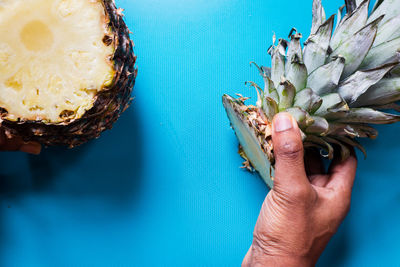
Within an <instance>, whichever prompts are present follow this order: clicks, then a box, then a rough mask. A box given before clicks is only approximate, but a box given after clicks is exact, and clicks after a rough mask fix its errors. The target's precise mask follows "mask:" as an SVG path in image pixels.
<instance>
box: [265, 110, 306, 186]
mask: <svg viewBox="0 0 400 267" xmlns="http://www.w3.org/2000/svg"><path fill="white" fill-rule="evenodd" d="M272 128H273V131H272V142H273V145H274V155H275V161H276V163H275V180H274V185H275V187H279V188H280V189H289V188H293V187H295V188H298V187H300V186H301V185H309V181H308V178H307V175H306V172H305V168H304V149H303V141H302V139H301V134H300V130H299V127H298V125H297V122H296V120H295V119H293V118H292V116H291V115H290V114H289V113H284V112H282V113H278V114H277V115H276V116H275V117H274V120H273V122H272Z"/></svg>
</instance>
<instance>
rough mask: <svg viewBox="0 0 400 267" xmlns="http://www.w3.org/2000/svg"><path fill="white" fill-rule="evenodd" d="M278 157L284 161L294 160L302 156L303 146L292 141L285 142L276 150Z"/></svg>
mask: <svg viewBox="0 0 400 267" xmlns="http://www.w3.org/2000/svg"><path fill="white" fill-rule="evenodd" d="M276 153H277V154H278V157H281V158H283V159H286V160H295V159H298V158H299V157H300V156H302V153H303V145H302V143H300V142H296V141H294V140H285V141H284V142H283V143H282V144H281V145H279V146H278V147H277V148H276Z"/></svg>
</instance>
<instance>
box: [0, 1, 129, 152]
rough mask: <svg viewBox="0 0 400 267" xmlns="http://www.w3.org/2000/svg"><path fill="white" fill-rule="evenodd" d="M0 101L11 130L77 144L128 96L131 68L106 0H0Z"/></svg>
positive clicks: (108, 120) (110, 118)
mask: <svg viewBox="0 0 400 267" xmlns="http://www.w3.org/2000/svg"><path fill="white" fill-rule="evenodd" d="M0 36H2V38H0V107H1V111H2V115H1V118H2V120H3V122H2V125H3V127H4V128H5V129H6V130H7V133H8V134H9V135H16V136H21V137H23V138H24V139H25V140H27V141H28V140H29V141H31V140H33V141H39V142H41V143H44V144H47V145H59V144H63V145H69V146H75V145H78V144H81V143H83V142H86V141H87V140H89V139H91V138H94V137H97V136H98V135H99V134H100V132H102V131H103V130H105V129H107V128H111V125H112V123H113V122H115V120H116V119H117V118H118V116H119V115H120V113H121V112H122V111H123V110H124V109H125V108H126V106H127V105H128V103H129V101H130V93H131V91H132V88H133V84H134V80H135V76H136V70H135V68H134V63H135V59H136V58H135V56H134V54H133V44H132V42H131V41H130V39H129V30H128V29H127V27H126V25H125V23H124V22H123V19H122V15H121V10H117V9H116V7H115V4H114V2H113V1H109V0H103V1H101V0H0Z"/></svg>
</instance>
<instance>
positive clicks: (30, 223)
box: [0, 0, 400, 266]
mask: <svg viewBox="0 0 400 267" xmlns="http://www.w3.org/2000/svg"><path fill="white" fill-rule="evenodd" d="M311 2H312V1H311V0H304V1H298V0H287V1H272V0H142V1H136V0H135V1H133V0H120V1H118V5H119V6H121V7H123V8H125V14H126V20H127V23H128V25H129V27H130V29H131V30H132V31H133V32H134V35H133V39H134V41H135V43H136V50H135V51H136V53H137V55H138V67H139V76H138V79H137V84H136V87H135V97H136V98H135V101H134V103H133V105H132V107H131V108H130V109H129V110H128V111H127V112H126V113H125V114H123V116H122V117H121V119H120V120H119V121H118V123H117V124H116V125H115V128H114V129H113V130H112V131H109V132H107V133H105V134H104V135H103V136H102V138H100V139H99V140H96V141H93V142H90V143H89V144H87V145H84V146H82V147H80V148H78V149H74V150H64V149H60V148H51V149H46V150H45V151H43V153H42V155H40V156H27V155H24V154H19V153H2V154H1V155H0V160H1V169H0V175H1V176H0V177H1V180H0V191H1V195H0V198H1V199H0V212H1V213H0V265H1V266H73V265H79V266H161V265H163V266H239V265H240V263H241V261H242V258H243V256H244V255H245V253H246V251H247V249H248V247H249V245H250V243H251V240H252V231H253V227H254V224H255V222H256V219H257V216H258V212H259V208H260V206H261V204H262V202H263V199H264V197H265V196H266V194H267V192H268V190H267V188H266V186H265V185H264V184H263V182H262V181H261V179H259V177H258V176H257V175H254V174H250V173H247V172H245V171H243V170H241V169H239V166H240V165H241V161H242V160H241V159H240V157H239V156H238V155H237V154H236V151H237V141H236V138H235V136H234V133H233V131H232V130H231V129H230V128H229V122H228V119H227V118H226V115H225V111H224V109H223V107H222V104H221V96H222V94H223V93H230V94H234V93H236V92H237V93H242V94H244V95H250V96H253V97H254V92H253V91H252V90H250V89H248V88H246V87H245V86H244V82H245V81H246V80H253V81H257V82H260V78H259V77H258V74H257V71H256V69H255V68H254V67H253V68H250V66H249V62H250V61H252V60H254V61H256V62H258V63H260V64H264V65H267V64H269V58H268V56H267V48H268V47H269V45H270V44H271V40H272V35H273V32H274V31H275V32H276V34H277V35H278V36H281V37H286V36H287V35H288V33H289V31H290V29H291V27H292V26H296V27H297V28H298V30H299V31H301V32H303V33H304V34H305V35H308V33H309V28H310V21H311ZM341 4H342V1H339V0H334V1H333V0H329V1H327V0H325V6H326V9H327V13H328V14H331V13H333V12H336V8H337V7H338V6H339V5H341ZM379 129H380V137H379V138H378V140H375V141H364V144H365V145H366V148H367V150H368V152H369V157H368V159H367V160H363V159H360V164H359V172H358V175H357V180H356V184H355V188H354V195H353V203H352V209H351V213H350V214H349V216H348V217H347V219H346V221H345V222H344V224H343V225H342V227H341V228H340V230H339V233H338V234H337V235H336V236H335V238H334V239H333V240H332V242H331V243H330V244H329V246H328V248H327V250H326V251H325V253H324V255H323V257H322V259H321V261H320V263H319V265H320V266H377V265H384V266H395V263H397V264H399V262H400V253H398V252H399V245H398V242H397V240H399V239H400V227H398V222H399V219H400V210H399V209H400V181H399V180H398V176H399V175H398V174H399V173H400V165H399V164H398V161H399V159H400V157H399V155H398V153H397V151H399V148H400V144H399V142H398V141H397V139H398V138H397V137H398V133H399V132H400V125H397V126H388V127H379Z"/></svg>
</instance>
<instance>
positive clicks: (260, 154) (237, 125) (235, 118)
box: [222, 95, 274, 188]
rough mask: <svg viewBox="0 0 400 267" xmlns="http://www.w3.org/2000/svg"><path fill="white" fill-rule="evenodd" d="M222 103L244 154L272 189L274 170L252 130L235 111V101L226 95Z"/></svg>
mask: <svg viewBox="0 0 400 267" xmlns="http://www.w3.org/2000/svg"><path fill="white" fill-rule="evenodd" d="M222 101H223V104H224V107H225V109H226V112H227V114H228V117H229V119H230V121H231V124H232V127H233V129H234V130H235V133H236V136H237V138H238V139H239V142H240V144H241V145H242V149H243V151H244V153H245V154H246V156H247V157H248V159H249V160H250V163H251V165H252V166H253V167H254V168H255V169H256V171H257V172H258V173H259V174H260V176H261V178H262V179H263V180H264V181H265V183H266V184H267V185H268V186H269V187H270V188H272V186H273V181H272V177H273V171H274V170H273V168H272V167H271V163H270V161H269V160H268V157H267V156H266V154H265V152H264V151H263V150H262V149H261V146H260V143H259V141H258V139H257V137H256V134H255V132H254V129H253V128H250V127H249V126H248V125H247V124H246V122H245V121H244V119H243V118H242V117H241V115H240V112H239V111H238V110H236V109H235V101H237V100H235V99H233V98H232V97H230V96H228V95H224V96H223V98H222ZM236 105H237V104H236Z"/></svg>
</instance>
